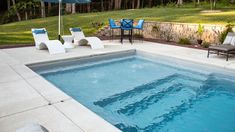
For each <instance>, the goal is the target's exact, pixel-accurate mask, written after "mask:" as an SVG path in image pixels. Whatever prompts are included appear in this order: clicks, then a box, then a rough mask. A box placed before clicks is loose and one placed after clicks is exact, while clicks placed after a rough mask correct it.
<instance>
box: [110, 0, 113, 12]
mask: <svg viewBox="0 0 235 132" xmlns="http://www.w3.org/2000/svg"><path fill="white" fill-rule="evenodd" d="M112 9H113V0H110V2H109V10H112Z"/></svg>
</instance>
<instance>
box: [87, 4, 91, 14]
mask: <svg viewBox="0 0 235 132" xmlns="http://www.w3.org/2000/svg"><path fill="white" fill-rule="evenodd" d="M87 12H91V4H90V3H88V4H87Z"/></svg>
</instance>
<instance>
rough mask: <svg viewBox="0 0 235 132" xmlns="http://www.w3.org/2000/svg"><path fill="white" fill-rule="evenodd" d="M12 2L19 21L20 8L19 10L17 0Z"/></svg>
mask: <svg viewBox="0 0 235 132" xmlns="http://www.w3.org/2000/svg"><path fill="white" fill-rule="evenodd" d="M12 4H13V7H14V10H15V12H16V15H17V18H18V21H21V17H20V13H19V12H18V10H17V8H16V2H15V0H12Z"/></svg>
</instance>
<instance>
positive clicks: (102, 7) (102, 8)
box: [100, 0, 104, 11]
mask: <svg viewBox="0 0 235 132" xmlns="http://www.w3.org/2000/svg"><path fill="white" fill-rule="evenodd" d="M100 4H101V11H104V0H101V1H100Z"/></svg>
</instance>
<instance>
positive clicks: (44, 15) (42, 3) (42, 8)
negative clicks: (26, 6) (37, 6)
mask: <svg viewBox="0 0 235 132" xmlns="http://www.w3.org/2000/svg"><path fill="white" fill-rule="evenodd" d="M41 17H42V18H44V17H46V12H45V3H44V2H43V1H41Z"/></svg>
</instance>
